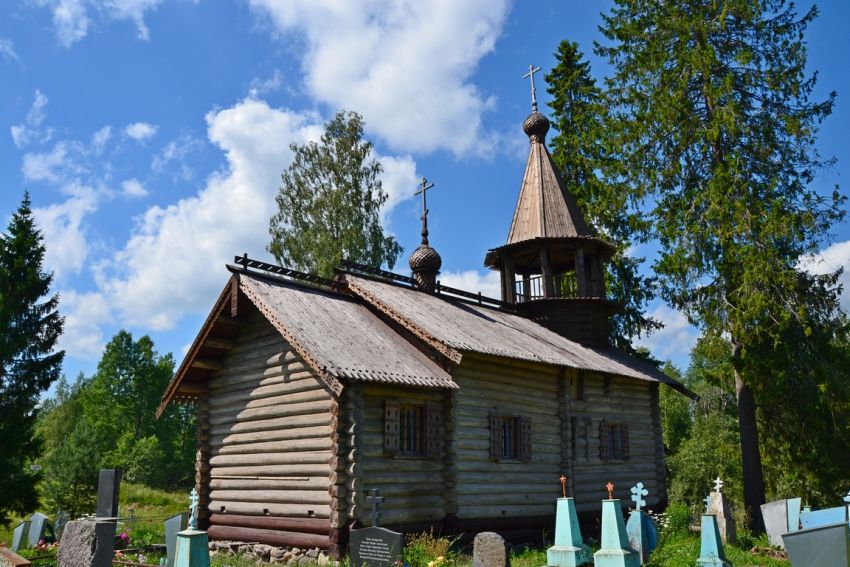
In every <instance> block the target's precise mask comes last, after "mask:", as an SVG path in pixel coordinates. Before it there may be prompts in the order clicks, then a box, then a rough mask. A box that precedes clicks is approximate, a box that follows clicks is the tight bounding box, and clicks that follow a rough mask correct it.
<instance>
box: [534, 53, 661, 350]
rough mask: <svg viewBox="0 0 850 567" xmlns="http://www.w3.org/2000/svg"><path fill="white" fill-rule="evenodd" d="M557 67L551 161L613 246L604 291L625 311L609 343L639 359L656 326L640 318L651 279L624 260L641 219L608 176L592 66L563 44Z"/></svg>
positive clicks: (602, 111) (625, 191)
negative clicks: (641, 339)
mask: <svg viewBox="0 0 850 567" xmlns="http://www.w3.org/2000/svg"><path fill="white" fill-rule="evenodd" d="M555 59H556V61H557V64H556V65H555V67H554V68H553V69H552V70H551V71H550V72H549V73H548V74H547V75H546V82H547V83H548V84H549V87H548V89H547V90H548V92H549V94H551V95H552V97H553V99H552V101H551V102H550V103H549V106H550V107H551V108H552V118H553V120H552V125H553V127H554V128H555V130H556V131H557V134H556V135H555V136H554V137H553V138H552V141H551V146H552V159H553V160H554V162H555V165H557V167H558V170H559V172H560V174H561V177H562V179H563V180H564V183H565V184H566V187H567V190H568V191H569V192H570V194H571V195H572V196H573V197H575V199H576V201H577V202H578V205H579V207H581V210H582V211H583V212H584V214H585V215H586V216H587V218H588V220H589V221H590V224H591V225H592V226H593V228H594V230H596V231H597V232H598V233H599V236H602V237H604V238H606V239H608V240H610V241H612V242H613V243H614V244H615V245H616V246H617V253H616V254H615V255H614V257H613V258H611V261H610V262H608V263H607V274H606V280H607V282H606V287H607V289H608V292H609V294H610V296H611V298H612V299H613V300H614V301H616V302H618V303H620V304H621V305H622V306H623V310H622V311H621V312H620V313H617V314H615V315H614V317H613V318H612V321H611V342H612V344H613V345H615V346H616V347H618V348H620V349H623V350H627V351H630V352H632V353H633V354H641V353H640V352H639V351H637V350H635V349H634V348H633V347H632V344H631V340H632V339H633V338H635V337H637V336H641V335H643V334H647V333H650V332H652V331H654V330H656V329H658V328H660V325H659V323H658V322H657V321H655V320H654V319H652V318H651V317H648V316H647V315H646V314H645V313H644V308H645V307H646V304H647V303H648V302H649V301H650V300H652V299H653V297H654V284H655V278H654V277H653V276H648V275H645V274H641V273H640V271H639V266H640V264H641V262H643V260H644V259H643V258H636V257H631V256H629V255H628V254H627V250H628V248H629V246H630V245H631V244H632V243H633V242H634V241H635V240H636V239H640V237H641V235H642V234H643V233H645V230H646V225H645V223H644V221H643V219H642V218H641V216H640V214H638V213H636V212H634V211H630V210H629V207H628V206H627V205H628V199H629V188H628V186H627V185H624V184H623V183H620V182H618V181H617V180H616V178H615V177H614V176H606V175H605V172H606V171H610V170H611V164H612V157H611V155H612V152H611V150H610V149H609V148H608V147H607V144H606V142H607V140H608V136H606V132H607V131H608V128H607V125H606V117H607V113H606V106H605V101H604V93H603V91H602V90H601V89H600V88H599V87H598V86H597V85H596V81H595V80H594V79H593V77H592V76H591V74H590V63H588V62H587V61H586V60H584V55H583V54H582V52H581V51H580V50H579V48H578V44H577V43H575V42H572V41H568V40H564V41H562V42H561V43H560V44H559V45H558V50H557V51H556V52H555Z"/></svg>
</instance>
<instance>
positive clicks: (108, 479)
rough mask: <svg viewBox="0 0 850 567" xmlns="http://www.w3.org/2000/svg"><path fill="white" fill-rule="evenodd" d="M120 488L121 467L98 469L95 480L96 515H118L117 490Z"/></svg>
mask: <svg viewBox="0 0 850 567" xmlns="http://www.w3.org/2000/svg"><path fill="white" fill-rule="evenodd" d="M120 488H121V469H100V476H99V477H98V481H97V517H98V518H117V517H118V491H119V489H120Z"/></svg>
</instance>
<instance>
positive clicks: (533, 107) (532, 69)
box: [522, 65, 540, 112]
mask: <svg viewBox="0 0 850 567" xmlns="http://www.w3.org/2000/svg"><path fill="white" fill-rule="evenodd" d="M539 70H540V67H535V66H534V65H529V66H528V73H526V74H525V75H523V76H522V78H523V79H531V112H537V89H535V88H534V73H536V72H538V71H539Z"/></svg>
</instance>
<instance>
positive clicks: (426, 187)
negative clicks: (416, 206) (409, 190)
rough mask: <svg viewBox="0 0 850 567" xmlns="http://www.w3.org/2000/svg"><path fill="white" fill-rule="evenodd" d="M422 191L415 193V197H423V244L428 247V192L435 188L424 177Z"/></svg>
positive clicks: (421, 185)
mask: <svg viewBox="0 0 850 567" xmlns="http://www.w3.org/2000/svg"><path fill="white" fill-rule="evenodd" d="M419 186H420V187H421V189H420V190H419V191H417V192H416V193H414V195H422V244H425V245H426V246H427V245H428V197H427V192H428V190H429V189H433V188H434V184H433V183H431V184H429V183H428V180H427V179H425V178H424V177H423V178H422V182H421V183H420V184H419Z"/></svg>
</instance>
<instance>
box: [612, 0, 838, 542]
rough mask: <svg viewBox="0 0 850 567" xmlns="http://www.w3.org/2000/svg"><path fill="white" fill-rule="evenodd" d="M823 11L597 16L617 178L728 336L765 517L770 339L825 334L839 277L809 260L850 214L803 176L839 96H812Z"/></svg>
mask: <svg viewBox="0 0 850 567" xmlns="http://www.w3.org/2000/svg"><path fill="white" fill-rule="evenodd" d="M815 15H816V10H815V9H814V8H812V9H811V10H810V11H809V12H807V13H806V14H805V15H804V16H803V17H798V15H797V13H796V11H795V9H794V7H793V5H789V4H787V3H786V2H785V0H767V1H765V2H758V3H754V2H750V1H748V0H727V1H723V2H714V1H709V0H686V1H684V2H666V1H665V2H639V1H634V0H618V2H617V3H616V5H615V7H614V8H613V9H612V11H611V12H610V14H609V15H606V16H605V17H604V24H603V26H602V32H603V34H604V35H605V37H606V38H607V40H608V41H609V42H610V44H611V45H610V46H597V52H598V53H599V54H600V55H603V56H606V57H607V58H608V61H609V62H610V64H611V65H612V67H613V68H614V70H615V73H614V75H613V77H612V78H611V79H610V80H609V81H608V91H607V93H608V99H609V105H610V106H609V108H610V110H611V112H612V113H613V115H614V117H615V120H614V121H612V127H611V129H612V133H613V135H614V145H615V146H616V147H619V148H621V151H620V153H619V155H618V160H617V163H618V164H619V167H620V168H621V169H620V173H619V178H621V179H623V180H626V181H627V182H628V184H629V186H630V189H631V191H632V194H633V196H634V198H635V199H636V200H637V201H638V202H641V203H643V204H645V206H646V208H647V210H646V214H647V217H648V219H649V220H650V222H651V229H652V234H653V235H654V236H655V237H657V239H658V241H659V243H660V252H659V259H658V261H657V262H656V264H655V271H656V273H657V274H658V275H659V276H660V284H661V289H662V296H663V297H664V298H665V299H666V300H667V301H668V302H669V303H670V304H671V305H673V306H675V307H676V308H678V309H680V310H682V311H683V312H684V313H685V314H686V315H687V316H688V318H689V320H690V321H691V322H692V323H694V324H697V325H698V326H699V327H700V328H701V329H702V330H703V332H704V334H706V335H707V336H711V337H720V336H728V337H729V339H730V340H731V343H732V358H731V365H732V369H733V372H734V376H735V388H736V392H737V400H738V419H739V427H740V432H741V451H742V463H743V468H744V473H745V481H744V487H745V496H746V504H747V507H748V508H749V509H750V513H751V514H752V515H753V517H754V520H755V527H756V528H759V527H760V514H759V508H758V507H759V504H760V503H762V502H763V501H764V482H763V476H762V464H761V454H760V451H759V436H758V430H757V426H756V405H757V400H756V398H755V396H757V395H759V394H761V393H763V392H765V391H766V390H767V386H766V385H767V384H769V383H771V382H772V381H773V380H774V379H775V371H776V359H775V358H774V354H773V352H772V348H771V347H772V346H777V345H781V344H782V341H783V340H784V339H785V335H786V331H787V330H788V329H791V328H797V329H799V330H800V331H801V334H800V335H799V336H801V337H803V338H804V339H805V340H807V341H808V340H816V338H817V337H820V336H821V334H820V333H813V330H814V329H817V328H819V327H829V326H830V322H831V321H832V320H834V319H835V317H836V312H837V309H838V304H837V293H836V289H835V281H836V280H835V275H834V274H831V275H827V276H813V275H811V274H808V273H806V272H803V271H801V270H800V269H799V261H800V258H801V256H803V255H804V254H806V253H810V252H813V251H815V250H817V248H818V246H819V244H821V243H822V241H823V239H824V237H825V236H826V235H827V233H828V231H829V229H830V227H831V226H832V225H833V224H834V223H836V222H838V221H839V220H841V219H842V218H843V217H844V214H845V213H844V210H843V207H842V205H843V203H844V199H843V198H842V197H841V196H840V195H839V193H838V190H837V188H836V190H835V191H834V192H833V193H832V194H831V195H829V196H823V195H820V194H818V193H817V192H815V191H813V190H811V189H809V187H808V185H809V183H810V182H811V181H812V179H813V177H814V175H815V174H816V172H817V171H818V170H819V169H820V168H821V167H823V166H824V165H825V162H824V161H823V160H822V159H821V158H820V157H819V156H818V155H817V153H816V152H815V150H814V142H815V139H816V135H817V131H818V126H819V124H820V122H821V121H822V120H823V119H824V118H826V117H827V116H828V115H829V114H830V113H831V111H832V107H833V102H834V94H832V95H830V96H829V97H827V99H826V100H824V101H820V102H812V101H811V96H812V91H813V88H814V85H815V78H816V76H806V70H805V65H806V45H805V42H804V35H805V31H806V28H807V26H808V24H809V23H810V22H811V21H812V19H813V18H814V17H815ZM828 334H829V333H827V335H828ZM761 401H762V400H761V399H759V400H758V402H761Z"/></svg>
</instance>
